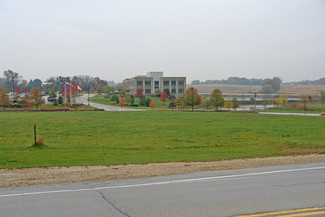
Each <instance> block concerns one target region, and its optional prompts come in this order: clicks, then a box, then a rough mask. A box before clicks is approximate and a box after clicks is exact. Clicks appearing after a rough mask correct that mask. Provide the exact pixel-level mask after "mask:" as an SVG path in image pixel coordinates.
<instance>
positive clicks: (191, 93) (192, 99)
mask: <svg viewBox="0 0 325 217" xmlns="http://www.w3.org/2000/svg"><path fill="white" fill-rule="evenodd" d="M184 101H185V104H186V105H189V106H192V111H193V108H194V106H195V105H200V103H201V97H200V95H199V93H198V91H197V89H195V88H194V87H190V88H188V90H187V91H186V95H185V99H184Z"/></svg>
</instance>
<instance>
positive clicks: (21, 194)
mask: <svg viewBox="0 0 325 217" xmlns="http://www.w3.org/2000/svg"><path fill="white" fill-rule="evenodd" d="M322 169H325V167H311V168H300V169H290V170H275V171H268V172H258V173H246V174H238V175H226V176H213V177H204V178H195V179H180V180H171V181H163V182H151V183H142V184H132V185H117V186H108V187H98V188H81V189H70V190H57V191H39V192H28V193H17V194H3V195H0V198H4V197H17V196H29V195H40V194H55V193H68V192H82V191H98V190H105V189H118V188H135V187H145V186H155V185H169V184H177V183H190V182H200V181H211V180H220V179H231V178H240V177H248V176H258V175H268V174H276V173H289V172H299V171H309V170H322Z"/></svg>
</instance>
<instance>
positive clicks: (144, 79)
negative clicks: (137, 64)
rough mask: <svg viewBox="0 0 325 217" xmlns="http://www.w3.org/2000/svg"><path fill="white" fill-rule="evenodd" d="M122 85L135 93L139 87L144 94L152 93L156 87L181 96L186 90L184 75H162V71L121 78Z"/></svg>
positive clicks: (131, 92)
mask: <svg viewBox="0 0 325 217" xmlns="http://www.w3.org/2000/svg"><path fill="white" fill-rule="evenodd" d="M123 85H126V87H127V88H128V89H129V90H130V94H133V95H134V94H136V92H137V89H138V88H141V89H142V90H143V94H144V95H154V94H155V93H156V90H157V89H160V90H161V91H165V92H166V91H167V90H168V91H169V92H170V94H171V95H174V96H176V97H181V96H183V94H184V93H185V91H186V77H163V72H148V73H147V75H138V76H136V77H134V78H128V79H125V80H123Z"/></svg>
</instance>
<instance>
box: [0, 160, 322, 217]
mask: <svg viewBox="0 0 325 217" xmlns="http://www.w3.org/2000/svg"><path fill="white" fill-rule="evenodd" d="M324 206H325V163H317V164H306V165H293V166H279V167H265V168H256V169H241V170H226V171H213V172H203V173H194V174H186V175H175V176H165V177H155V178H146V179H133V180H121V181H112V182H101V183H86V184H71V185H56V186H42V187H29V188H16V189H1V190H0V216H10V217H16V216H17V217H18V216H19V217H20V216H24V217H28V216H33V217H41V216H49V217H57V216H69V217H74V216H78V217H81V216H91V217H101V216H113V217H115V216H116V217H121V216H124V217H125V216H126V217H147V216H148V217H152V216H157V217H162V216H166V217H183V216H184V217H191V216H200V217H201V216H216V217H222V216H236V215H243V214H251V213H260V212H269V211H284V210H292V209H302V208H310V207H322V208H323V210H322V209H321V208H318V209H319V210H320V212H323V213H322V215H318V216H325V211H324V210H325V208H324ZM312 212H313V211H312ZM263 216H264V215H263ZM273 216H274V215H273ZM288 216H290V215H288ZM291 216H292V215H291ZM303 216H308V215H303Z"/></svg>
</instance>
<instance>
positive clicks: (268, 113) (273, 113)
mask: <svg viewBox="0 0 325 217" xmlns="http://www.w3.org/2000/svg"><path fill="white" fill-rule="evenodd" d="M259 114H264V115H265V114H266V115H298V116H321V114H312V113H306V114H305V113H288V112H286V113H284V112H283V113H282V112H259Z"/></svg>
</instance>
